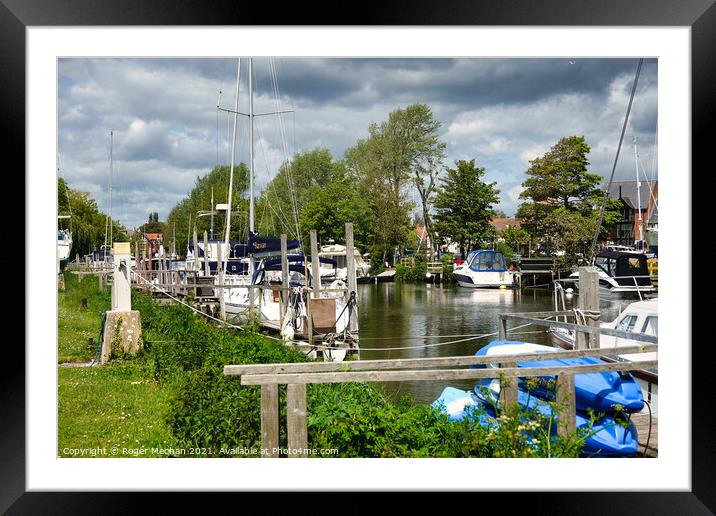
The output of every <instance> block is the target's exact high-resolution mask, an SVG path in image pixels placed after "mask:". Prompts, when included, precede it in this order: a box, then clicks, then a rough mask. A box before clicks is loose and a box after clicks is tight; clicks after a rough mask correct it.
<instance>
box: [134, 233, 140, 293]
mask: <svg viewBox="0 0 716 516" xmlns="http://www.w3.org/2000/svg"><path fill="white" fill-rule="evenodd" d="M138 270H139V242H137V241H136V240H135V241H134V283H139V282H138V281H137V271H138Z"/></svg>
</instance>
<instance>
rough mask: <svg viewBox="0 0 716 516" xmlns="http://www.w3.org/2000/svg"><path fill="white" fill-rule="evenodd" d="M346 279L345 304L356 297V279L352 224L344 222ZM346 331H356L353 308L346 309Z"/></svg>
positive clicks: (355, 313) (356, 325)
mask: <svg viewBox="0 0 716 516" xmlns="http://www.w3.org/2000/svg"><path fill="white" fill-rule="evenodd" d="M346 279H347V283H348V292H347V296H346V298H345V300H346V303H347V302H348V301H349V299H350V297H351V295H355V296H356V299H357V296H358V292H357V291H358V286H357V284H358V280H357V278H356V259H355V246H354V245H353V223H352V222H346ZM348 317H349V319H348V330H349V331H350V332H351V333H355V332H357V331H358V310H357V309H356V308H355V307H349V308H348Z"/></svg>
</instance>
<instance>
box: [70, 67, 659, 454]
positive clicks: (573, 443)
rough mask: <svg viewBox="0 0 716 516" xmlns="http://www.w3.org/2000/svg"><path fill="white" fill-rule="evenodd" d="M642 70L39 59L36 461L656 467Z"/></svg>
mask: <svg viewBox="0 0 716 516" xmlns="http://www.w3.org/2000/svg"><path fill="white" fill-rule="evenodd" d="M658 78H659V59H658V58H655V57H648V56H645V57H601V58H600V57H580V56H574V57H519V58H518V57H504V58H499V57H474V58H470V57H454V58H445V57H424V58H416V57H405V58H400V57H374V58H360V57H337V58H329V57H326V58H322V57H252V56H245V57H238V58H218V57H166V58H160V57H153V58H150V57H61V58H58V60H57V77H56V80H57V165H56V169H57V179H56V181H57V264H56V270H57V288H58V294H57V321H58V327H57V332H58V333H57V336H58V337H57V367H58V373H57V396H58V398H57V456H58V457H59V458H137V457H141V458H198V457H207V458H269V457H278V458H285V457H293V458H311V457H315V458H405V457H407V458H441V457H442V458H590V459H597V458H603V457H615V458H657V457H658V455H659V451H658V450H659V439H658V421H659V418H658V416H659V413H658V394H659V389H658V384H659V381H658V347H657V345H658V331H657V330H658V315H659V310H658V288H659V281H658V280H659V265H658V264H659V241H658V228H659V159H658V157H659V152H658V151H659V112H658V99H659V83H658Z"/></svg>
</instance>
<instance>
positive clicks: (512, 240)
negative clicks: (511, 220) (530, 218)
mask: <svg viewBox="0 0 716 516" xmlns="http://www.w3.org/2000/svg"><path fill="white" fill-rule="evenodd" d="M498 236H499V238H501V239H502V240H504V242H505V245H506V246H507V247H508V248H509V249H510V250H511V251H512V252H515V253H519V252H520V251H521V250H522V247H523V246H525V245H527V243H528V242H529V241H530V234H529V233H528V232H527V230H525V229H523V228H521V227H519V226H507V227H506V228H505V229H503V230H502V231H500V233H499V235H498Z"/></svg>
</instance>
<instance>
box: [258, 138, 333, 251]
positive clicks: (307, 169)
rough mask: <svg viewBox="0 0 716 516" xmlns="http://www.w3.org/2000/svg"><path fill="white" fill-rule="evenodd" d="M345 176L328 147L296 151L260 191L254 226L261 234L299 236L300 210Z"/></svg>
mask: <svg viewBox="0 0 716 516" xmlns="http://www.w3.org/2000/svg"><path fill="white" fill-rule="evenodd" d="M345 176H346V171H345V166H344V165H343V163H342V162H340V161H334V160H333V156H332V155H331V152H330V151H329V150H328V149H323V148H317V149H314V150H312V151H308V152H304V153H298V154H296V155H295V156H294V157H293V159H292V160H291V162H290V163H284V164H283V165H282V166H281V167H280V168H279V171H278V173H277V174H276V177H274V178H273V179H272V180H271V181H270V182H269V184H268V185H266V188H264V190H263V192H262V193H261V198H260V200H259V202H258V204H257V213H258V214H260V215H259V220H258V227H259V228H260V230H261V233H263V234H267V235H268V234H273V235H278V234H280V233H286V234H287V235H289V237H291V238H299V237H300V236H303V235H301V234H300V233H301V232H302V230H301V228H302V227H303V225H302V224H301V217H300V215H301V212H302V211H303V210H304V208H305V207H306V206H307V205H308V204H309V203H310V202H311V201H312V200H313V199H314V198H315V197H316V196H317V195H318V194H319V193H320V192H321V190H322V189H323V188H325V187H326V186H327V185H329V184H331V183H332V182H334V181H342V180H343V178H344V177H345Z"/></svg>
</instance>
